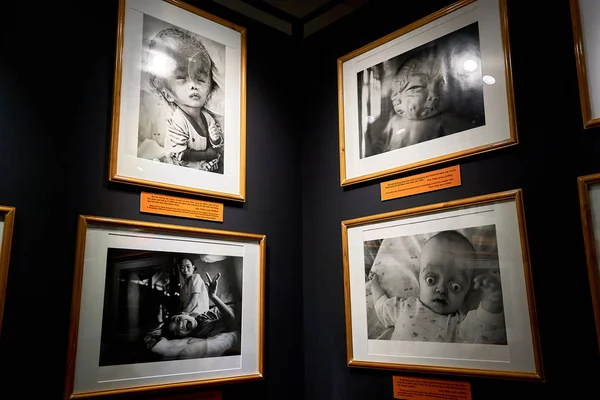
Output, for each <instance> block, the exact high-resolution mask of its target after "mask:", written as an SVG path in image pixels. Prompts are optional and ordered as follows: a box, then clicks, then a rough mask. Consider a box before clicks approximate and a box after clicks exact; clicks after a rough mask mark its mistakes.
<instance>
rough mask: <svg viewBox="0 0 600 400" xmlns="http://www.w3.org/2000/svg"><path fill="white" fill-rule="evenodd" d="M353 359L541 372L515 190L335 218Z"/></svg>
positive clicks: (372, 364)
mask: <svg viewBox="0 0 600 400" xmlns="http://www.w3.org/2000/svg"><path fill="white" fill-rule="evenodd" d="M342 238H343V254H344V283H345V300H346V335H347V337H346V340H347V352H348V365H349V366H351V367H365V368H380V369H397V370H407V371H408V370H409V371H420V372H431V373H448V374H457V375H471V376H493V377H502V378H513V379H530V380H541V379H543V378H542V376H543V374H542V362H541V353H540V346H539V339H538V329H537V319H536V312H535V304H534V298H533V289H532V280H531V272H530V268H529V255H528V249H527V237H526V232H525V220H524V215H523V204H522V194H521V190H520V189H519V190H514V191H508V192H502V193H495V194H491V195H485V196H479V197H472V198H467V199H462V200H456V201H451V202H447V203H440V204H434V205H428V206H423V207H417V208H412V209H406V210H400V211H395V212H389V213H385V214H379V215H373V216H368V217H362V218H357V219H352V220H347V221H343V222H342Z"/></svg>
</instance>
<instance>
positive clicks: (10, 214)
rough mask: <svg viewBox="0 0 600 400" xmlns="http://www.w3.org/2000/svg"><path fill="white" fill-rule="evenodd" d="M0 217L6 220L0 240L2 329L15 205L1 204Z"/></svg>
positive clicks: (0, 325)
mask: <svg viewBox="0 0 600 400" xmlns="http://www.w3.org/2000/svg"><path fill="white" fill-rule="evenodd" d="M0 218H2V219H3V220H4V221H3V222H4V228H3V232H2V238H1V239H2V241H1V242H0V331H1V328H2V317H3V315H4V302H5V301H6V285H7V280H8V268H9V264H10V250H11V247H12V237H13V228H14V224H15V207H7V206H0Z"/></svg>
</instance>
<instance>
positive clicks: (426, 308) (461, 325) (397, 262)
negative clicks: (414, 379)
mask: <svg viewBox="0 0 600 400" xmlns="http://www.w3.org/2000/svg"><path fill="white" fill-rule="evenodd" d="M364 254H365V284H366V285H365V288H366V291H365V293H366V304H367V326H368V328H367V329H368V338H369V339H376V340H404V341H431V342H446V343H479V344H498V345H506V344H507V340H506V327H505V319H504V307H503V301H502V285H501V280H500V268H499V261H498V251H497V240H496V228H495V226H494V225H486V226H479V227H472V228H466V229H458V230H445V231H440V232H431V233H427V234H418V235H410V236H401V237H392V238H385V239H379V240H370V241H366V242H364Z"/></svg>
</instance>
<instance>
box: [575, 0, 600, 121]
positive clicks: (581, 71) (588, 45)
mask: <svg viewBox="0 0 600 400" xmlns="http://www.w3.org/2000/svg"><path fill="white" fill-rule="evenodd" d="M599 19H600V3H599V2H598V1H597V0H571V20H572V22H573V39H574V41H575V60H576V62H577V78H578V81H579V98H580V99H581V114H582V116H583V127H584V128H586V129H587V128H592V127H595V126H600V43H599V42H598V38H599V37H600V27H599V26H598V23H597V21H598V20H599Z"/></svg>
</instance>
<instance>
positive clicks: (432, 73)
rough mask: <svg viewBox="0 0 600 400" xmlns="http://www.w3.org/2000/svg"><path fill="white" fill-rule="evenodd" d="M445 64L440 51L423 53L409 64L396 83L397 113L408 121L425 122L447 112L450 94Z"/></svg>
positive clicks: (397, 74) (434, 49)
mask: <svg viewBox="0 0 600 400" xmlns="http://www.w3.org/2000/svg"><path fill="white" fill-rule="evenodd" d="M445 70H446V68H445V67H444V61H443V59H442V57H440V54H439V52H438V51H436V48H435V47H434V48H429V49H424V50H421V51H420V52H419V53H417V54H415V55H414V56H412V57H410V58H409V59H408V60H406V61H405V62H404V63H403V64H402V66H401V67H400V68H399V69H398V72H397V73H396V76H395V77H394V80H393V82H392V87H391V94H390V99H391V100H392V105H393V107H394V111H395V112H396V113H397V114H399V115H401V116H403V117H405V118H408V119H417V120H418V119H425V118H430V117H434V116H436V115H438V114H439V113H440V112H443V111H445V110H444V108H445V106H444V101H443V100H444V95H445V93H446V92H447V91H448V87H447V84H448V80H447V79H446V76H445V75H446V73H445Z"/></svg>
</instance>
